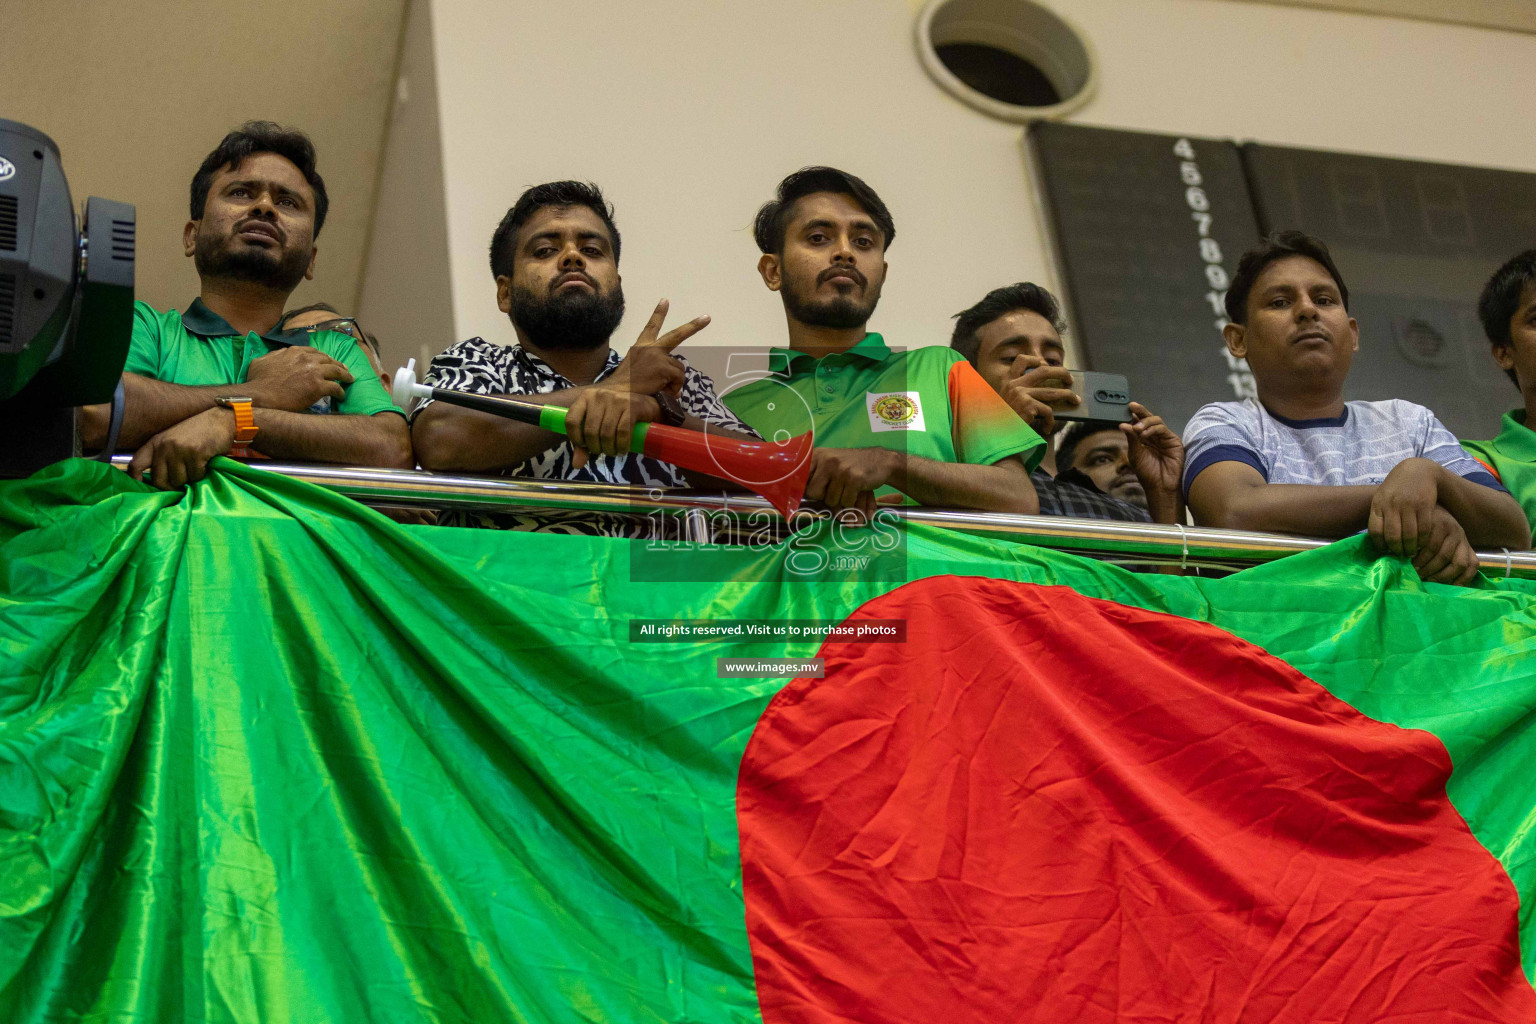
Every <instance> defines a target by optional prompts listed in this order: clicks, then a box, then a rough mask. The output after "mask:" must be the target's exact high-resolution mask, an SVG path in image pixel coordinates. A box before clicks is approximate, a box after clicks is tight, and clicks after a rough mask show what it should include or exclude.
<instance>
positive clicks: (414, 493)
mask: <svg viewBox="0 0 1536 1024" xmlns="http://www.w3.org/2000/svg"><path fill="white" fill-rule="evenodd" d="M128 460H129V456H127V455H117V456H114V457H113V459H112V462H113V464H114V465H117V466H119V467H123V466H126V465H127V464H128ZM249 465H250V466H251V467H253V468H256V469H260V470H263V471H266V472H270V473H281V474H283V475H284V476H288V477H292V478H294V479H296V480H303V481H306V482H308V483H312V484H317V485H319V486H321V487H326V488H329V489H330V490H333V491H336V492H337V493H340V494H344V495H346V496H347V497H349V498H353V499H355V500H357V501H360V502H362V503H363V504H366V505H394V506H407V507H412V508H432V509H458V510H464V511H484V512H496V511H502V512H507V511H514V510H521V511H540V510H542V511H560V512H591V513H607V514H613V513H627V514H630V515H635V516H648V517H653V518H654V517H658V516H661V517H667V518H678V519H681V520H682V521H683V523H684V534H685V536H687V538H688V539H689V540H692V541H696V542H711V541H715V540H721V539H723V540H726V541H729V540H730V538H731V535H732V533H733V531H734V530H736V529H739V530H741V531H742V532H743V533H745V532H747V531H760V530H762V529H764V528H766V527H768V526H771V525H773V524H775V523H778V522H780V520H779V519H778V516H777V515H776V514H775V513H773V512H772V510H771V508H770V506H769V504H768V503H767V502H766V501H764V500H762V499H761V498H756V497H752V496H750V495H743V494H727V493H723V492H718V491H714V492H711V491H689V490H678V489H663V488H649V489H648V488H641V487H623V486H617V485H608V484H585V483H571V482H567V481H562V480H534V479H513V478H509V477H481V476H459V475H454V474H446V473H426V472H422V471H420V470H401V469H371V468H367V467H362V466H332V465H325V464H320V463H296V462H269V461H266V460H258V461H253V462H251V463H249ZM882 508H883V509H886V510H887V511H888V512H889V513H890V514H891V515H894V516H898V517H900V518H902V519H904V520H906V521H907V522H909V523H923V524H925V525H928V526H941V527H944V528H946V529H950V530H956V531H959V532H963V533H972V534H982V535H986V536H990V537H997V538H1006V539H1012V540H1017V541H1021V542H1025V543H1029V544H1035V545H1038V546H1041V547H1049V548H1060V549H1065V550H1070V551H1075V552H1078V553H1080V554H1085V555H1092V556H1095V557H1100V558H1106V559H1109V560H1111V561H1116V562H1123V563H1131V564H1137V565H1183V566H1210V567H1213V568H1222V569H1240V568H1243V567H1245V566H1250V565H1257V564H1259V563H1261V562H1268V561H1272V560H1274V559H1276V558H1282V557H1284V556H1285V555H1292V554H1297V553H1298V552H1302V551H1311V550H1313V549H1315V548H1320V547H1323V546H1325V545H1327V544H1329V543H1331V542H1330V541H1327V540H1322V539H1318V538H1314V537H1295V536H1290V535H1287V534H1277V533H1251V532H1246V531H1241V530H1212V529H1207V528H1205V527H1200V526H1164V525H1160V524H1152V523H1119V522H1111V521H1108V520H1102V519H1072V518H1068V517H1066V516H1019V515H1007V514H1004V513H1000V512H970V511H962V510H952V509H934V508H915V507H911V506H889V507H885V506H882ZM1478 560H1479V562H1480V564H1481V568H1482V571H1483V572H1484V573H1485V574H1486V575H1488V576H1493V577H1498V576H1518V577H1524V578H1528V579H1536V552H1532V551H1504V550H1502V549H1501V550H1499V551H1491V552H1490V551H1480V552H1478Z"/></svg>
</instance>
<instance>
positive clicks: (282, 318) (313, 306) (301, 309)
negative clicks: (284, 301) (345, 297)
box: [277, 302, 342, 327]
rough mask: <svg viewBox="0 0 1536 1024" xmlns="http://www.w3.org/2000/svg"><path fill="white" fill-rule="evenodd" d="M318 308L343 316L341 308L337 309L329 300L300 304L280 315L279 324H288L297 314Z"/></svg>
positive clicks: (311, 311)
mask: <svg viewBox="0 0 1536 1024" xmlns="http://www.w3.org/2000/svg"><path fill="white" fill-rule="evenodd" d="M317 310H319V311H323V312H326V313H333V314H335V315H336V316H338V317H339V316H342V312H341V310H339V309H337V308H336V307H335V306H333V305H331V304H330V303H329V302H311V303H310V304H309V305H307V306H300V307H299V308H298V309H290V310H289V311H288V312H286V313H284V314H283V315H282V316H280V317H278V320H277V326H278V327H282V326H283V325H284V324H286V323H287V322H288V321H290V320H292V319H293V318H294V317H296V316H302V315H304V314H305V313H313V312H315V311H317Z"/></svg>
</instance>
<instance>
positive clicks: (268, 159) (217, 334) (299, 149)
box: [81, 121, 414, 489]
mask: <svg viewBox="0 0 1536 1024" xmlns="http://www.w3.org/2000/svg"><path fill="white" fill-rule="evenodd" d="M191 192H192V194H191V218H192V219H191V220H189V221H188V222H187V226H186V228H185V230H184V231H183V233H182V242H183V247H184V251H185V254H186V255H187V256H190V257H192V259H193V261H194V263H195V264H196V266H197V272H198V277H199V279H200V280H201V290H200V294H199V296H198V297H197V298H196V299H194V300H193V301H192V303H191V304H190V305H189V306H188V307H187V309H186V310H185V312H177V311H175V310H171V311H169V312H165V313H162V312H159V311H157V310H155V309H153V308H151V307H150V306H149V305H148V304H147V303H144V302H138V303H136V304H135V306H134V325H133V338H132V342H131V344H130V346H129V351H128V361H127V365H126V366H125V367H124V373H123V389H124V395H125V403H124V409H123V422H122V425H121V428H120V432H119V434H118V439H117V445H118V447H119V448H121V449H123V450H129V451H133V452H134V456H133V461H132V462H131V463H130V464H129V473H130V475H132V476H134V477H136V478H142V479H144V480H146V481H147V482H149V483H152V484H154V485H155V486H156V487H160V488H164V489H173V488H178V487H183V486H185V485H186V484H188V483H191V482H193V481H196V480H200V479H201V478H202V477H203V475H204V474H205V473H206V472H207V467H208V462H209V460H210V459H212V458H213V457H214V456H215V455H225V454H234V455H250V454H253V453H254V454H257V455H261V456H267V457H269V458H278V459H292V460H303V461H313V462H339V463H348V464H353V465H364V466H392V467H402V468H410V467H411V466H413V465H414V458H413V456H412V454H411V441H410V432H409V431H408V430H407V428H406V425H405V418H404V414H403V413H401V411H400V410H399V409H398V408H396V406H395V404H394V402H393V401H391V400H390V397H389V394H388V392H387V391H386V390H385V389H384V387H383V386H382V385H381V383H380V381H379V378H378V376H377V374H376V373H375V372H374V371H373V370H372V368H371V367H370V366H369V363H368V358H367V356H366V355H365V354H364V353H363V351H362V350H361V349H360V348H359V346H358V344H357V341H356V340H354V338H353V337H352V336H350V335H349V334H347V333H345V332H342V331H337V330H317V331H313V332H310V331H306V330H302V329H293V330H284V329H282V327H281V326H280V320H281V318H282V315H283V306H284V305H286V304H287V302H288V297H289V296H290V295H291V294H292V293H293V290H294V289H295V288H297V287H298V286H299V284H300V282H302V281H304V280H307V279H309V278H312V277H313V276H314V266H315V254H316V251H317V250H316V247H315V237H316V236H317V235H318V234H319V233H320V229H321V228H322V227H323V226H324V224H325V215H326V210H327V207H328V205H329V201H328V199H327V196H326V192H325V182H324V181H323V180H322V179H321V177H320V175H319V173H318V172H317V171H316V169H315V149H314V145H313V144H312V143H311V142H310V141H309V139H308V138H307V137H306V136H305V135H304V134H303V133H302V132H298V131H293V130H289V129H284V128H281V127H279V126H278V125H275V124H273V123H271V122H270V121H251V122H247V123H246V124H244V125H242V126H241V127H239V128H237V129H236V130H234V131H232V132H230V133H229V134H228V135H226V136H225V137H224V140H223V141H222V142H220V143H219V146H218V148H217V149H215V150H214V151H213V152H212V153H210V154H209V155H208V157H207V159H205V160H204V161H203V164H202V166H201V167H200V168H198V171H197V174H196V175H195V176H194V177H193V179H192V190H191ZM109 413H110V410H109V407H107V406H91V407H87V408H85V409H83V410H82V411H81V435H82V439H83V440H84V442H85V445H86V447H88V448H100V447H102V446H103V445H104V444H106V437H107V433H108V421H109ZM315 413H324V414H325V415H313V414H315Z"/></svg>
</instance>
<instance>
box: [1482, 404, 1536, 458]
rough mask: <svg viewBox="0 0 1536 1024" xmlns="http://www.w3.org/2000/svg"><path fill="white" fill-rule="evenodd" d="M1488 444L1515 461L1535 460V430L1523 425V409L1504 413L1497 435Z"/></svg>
mask: <svg viewBox="0 0 1536 1024" xmlns="http://www.w3.org/2000/svg"><path fill="white" fill-rule="evenodd" d="M1488 444H1489V445H1490V446H1491V447H1493V448H1497V449H1498V450H1499V454H1500V455H1503V456H1505V457H1506V458H1509V459H1511V460H1513V461H1515V462H1536V430H1532V429H1531V428H1530V427H1528V426H1526V425H1525V410H1524V409H1515V410H1513V411H1511V412H1507V413H1505V414H1504V420H1503V426H1502V428H1501V429H1500V430H1499V436H1498V437H1496V438H1494V439H1493V440H1492V441H1489V442H1488Z"/></svg>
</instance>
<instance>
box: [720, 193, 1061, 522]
mask: <svg viewBox="0 0 1536 1024" xmlns="http://www.w3.org/2000/svg"><path fill="white" fill-rule="evenodd" d="M895 230H896V229H895V225H894V223H893V222H892V220H891V215H890V213H889V211H887V209H886V207H885V204H884V203H883V202H882V201H881V200H880V197H879V196H878V195H876V194H875V192H874V190H873V189H871V188H870V187H869V186H868V185H867V184H865V183H864V182H863V181H861V180H860V179H859V178H856V177H854V176H853V175H851V174H847V173H845V172H843V171H839V170H836V169H834V168H830V167H808V168H805V169H804V170H800V171H797V172H795V173H794V174H791V175H790V176H789V177H787V178H785V179H784V180H783V181H782V182H780V183H779V188H778V193H777V196H776V198H775V199H774V200H772V201H771V202H769V203H767V204H765V205H764V206H763V208H762V209H761V210H759V211H758V215H757V221H756V225H755V227H754V234H755V236H756V240H757V244H758V248H760V249H761V250H762V252H763V256H762V258H761V259H760V260H759V261H758V265H757V266H758V272H759V273H760V274H761V275H762V277H763V282H764V283H765V284H766V285H767V286H768V288H769V289H770V290H771V291H776V292H778V293H779V295H780V297H781V298H782V299H783V301H784V314H785V319H786V320H788V323H789V346H788V347H787V348H776V349H774V350H773V351H772V352H770V353H769V375H768V376H767V377H764V378H763V379H761V380H757V381H754V382H752V383H750V384H746V385H744V386H741V387H737V388H734V389H732V390H731V391H729V392H728V393H727V394H725V395H724V396H722V397H724V399H725V402H726V404H727V405H728V406H730V408H731V411H733V412H734V413H736V415H738V416H740V417H741V418H742V419H743V420H744V421H745V422H746V423H748V424H749V425H750V426H752V427H753V428H754V429H755V430H757V432H758V433H760V434H761V435H762V436H763V437H765V438H768V439H770V440H771V439H775V438H778V439H783V438H785V437H788V436H791V435H794V434H799V433H803V432H804V431H805V430H806V429H813V430H814V431H815V433H814V437H815V443H816V448H815V451H814V452H813V454H812V462H811V475H810V480H809V482H808V483H807V485H806V491H805V496H806V497H807V498H810V499H813V500H819V501H822V502H823V503H825V504H826V505H828V506H830V507H832V508H858V509H861V510H862V511H864V512H865V513H866V514H869V513H872V512H873V510H874V505H875V500H876V497H877V496H884V495H895V494H897V493H898V492H899V493H900V494H901V495H905V499H906V500H907V501H909V502H912V503H916V504H919V505H934V506H941V507H948V508H970V509H982V510H985V511H991V512H1016V513H1025V514H1033V513H1035V512H1037V511H1038V510H1039V507H1040V506H1039V501H1038V499H1037V497H1036V495H1035V489H1034V485H1033V484H1031V483H1030V479H1029V471H1030V469H1031V468H1033V466H1034V465H1035V464H1036V463H1038V462H1039V461H1040V458H1041V456H1042V455H1043V454H1044V452H1045V442H1044V441H1043V440H1041V438H1040V436H1039V435H1038V434H1036V433H1035V432H1034V431H1033V430H1031V429H1030V428H1029V426H1028V425H1027V424H1025V422H1024V421H1023V420H1021V419H1020V418H1019V417H1018V415H1017V414H1016V413H1014V411H1013V410H1012V409H1010V408H1009V407H1008V405H1007V403H1005V402H1004V401H1003V400H1002V399H1001V398H999V397H998V396H997V394H996V392H994V391H993V390H992V389H991V388H990V387H988V386H987V384H986V382H985V381H983V380H982V379H981V377H980V376H979V375H978V374H977V373H976V371H975V370H974V369H972V368H971V366H970V364H969V363H967V362H966V361H965V359H964V357H963V356H961V355H960V354H959V353H957V352H955V351H954V350H953V349H951V348H949V347H948V346H943V345H933V346H924V347H920V348H915V349H912V350H910V351H905V352H898V351H893V350H892V349H891V348H890V347H889V346H887V345H886V343H885V339H884V338H882V337H881V336H880V335H878V334H871V333H869V332H868V331H866V330H865V325H866V323H868V321H869V317H870V315H871V314H872V313H873V312H874V309H875V305H876V303H878V302H879V300H880V287H881V285H882V284H883V283H884V281H885V269H886V264H885V249H886V247H887V246H888V245H889V244H890V242H891V239H892V237H893V236H894V235H895ZM898 500H899V499H898Z"/></svg>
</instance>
